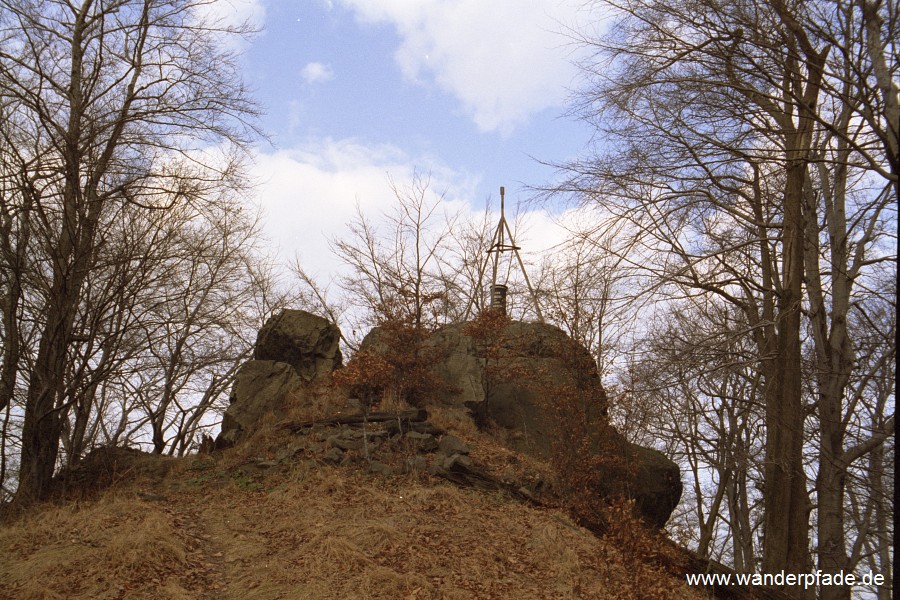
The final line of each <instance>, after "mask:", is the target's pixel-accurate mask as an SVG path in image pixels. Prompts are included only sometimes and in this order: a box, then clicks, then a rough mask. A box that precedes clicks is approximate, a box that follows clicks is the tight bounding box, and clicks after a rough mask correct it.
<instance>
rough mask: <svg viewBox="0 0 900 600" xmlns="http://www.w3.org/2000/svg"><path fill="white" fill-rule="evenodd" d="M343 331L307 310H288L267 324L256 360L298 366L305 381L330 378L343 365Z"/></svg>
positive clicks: (296, 368) (298, 371)
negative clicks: (341, 345) (341, 343)
mask: <svg viewBox="0 0 900 600" xmlns="http://www.w3.org/2000/svg"><path fill="white" fill-rule="evenodd" d="M340 341H341V330H340V329H338V327H337V325H335V324H334V323H331V322H330V321H328V320H327V319H324V318H322V317H319V316H317V315H314V314H312V313H308V312H306V311H304V310H292V309H286V310H283V311H281V312H280V313H278V314H277V315H275V316H273V317H272V318H270V319H269V320H268V321H266V324H265V325H263V327H262V329H260V330H259V334H258V335H257V337H256V347H255V349H254V352H253V358H254V359H255V360H275V361H279V362H283V363H287V364H289V365H291V366H292V367H294V369H295V370H296V371H297V374H298V375H299V376H300V377H302V378H303V379H304V381H307V382H312V381H314V380H318V379H322V378H325V377H327V376H328V375H329V374H330V373H331V372H332V371H334V370H335V369H336V368H338V367H340V366H341V350H340Z"/></svg>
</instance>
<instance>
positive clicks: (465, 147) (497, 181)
mask: <svg viewBox="0 0 900 600" xmlns="http://www.w3.org/2000/svg"><path fill="white" fill-rule="evenodd" d="M224 4H226V5H228V6H229V7H230V8H229V9H228V11H229V13H230V14H229V15H228V18H229V19H231V18H238V19H243V18H247V19H250V20H251V21H252V22H253V23H254V24H255V25H256V26H257V28H258V29H259V30H260V33H259V35H258V36H256V37H255V38H254V39H253V40H251V41H250V42H249V43H248V44H246V46H245V47H244V48H243V51H244V59H243V61H244V64H245V77H246V81H247V83H248V85H250V86H251V87H252V88H253V90H254V95H255V97H256V98H257V100H258V101H259V102H260V105H261V108H262V109H263V111H264V112H265V115H264V116H263V118H262V121H261V125H262V127H263V129H264V130H265V132H266V133H267V134H268V135H269V136H270V142H269V143H261V144H260V145H259V146H258V150H257V154H256V156H255V165H254V167H253V174H254V176H255V178H256V180H257V182H258V184H259V185H258V187H257V193H256V197H257V200H258V202H259V203H260V204H261V205H262V207H263V210H264V216H265V227H264V231H265V233H266V235H267V237H268V238H269V239H270V240H271V241H272V242H273V244H274V246H275V247H276V248H277V249H278V251H279V254H280V257H281V258H282V260H289V259H291V258H292V257H293V256H294V254H295V252H296V253H299V256H300V259H301V261H302V263H303V264H304V266H305V267H306V268H307V269H309V270H310V271H311V272H313V273H315V274H316V275H317V276H319V277H322V278H326V279H327V278H328V277H329V276H330V275H331V273H332V272H333V271H334V270H335V269H336V268H338V262H337V261H336V259H334V258H333V257H331V255H330V252H329V250H328V244H327V240H328V239H329V238H332V237H334V236H336V235H340V234H341V233H342V232H344V231H345V224H346V223H347V222H348V221H350V220H351V219H352V217H353V212H354V206H355V204H356V203H357V202H359V204H360V206H361V208H362V210H363V211H364V212H366V213H367V214H372V215H377V213H378V211H380V210H387V209H388V208H389V206H390V204H391V203H392V201H394V194H393V192H392V191H391V187H390V184H389V181H388V177H389V176H390V177H392V178H393V179H394V180H395V182H396V183H397V184H399V185H401V186H402V185H405V184H408V183H409V182H410V181H411V180H412V177H413V172H414V171H418V172H419V173H420V174H421V173H425V174H427V173H430V174H431V190H432V191H434V192H435V193H439V194H440V193H445V194H446V196H445V198H446V200H447V203H448V205H449V206H450V207H451V208H453V209H460V208H462V209H463V210H465V211H467V210H472V211H476V212H477V211H481V210H483V209H484V207H485V203H486V202H488V201H490V202H491V203H492V205H493V206H495V207H496V205H497V204H498V203H499V198H498V196H499V187H500V186H501V185H503V186H505V187H506V190H507V202H508V206H509V207H510V211H515V210H516V209H517V208H518V205H519V203H520V202H521V203H522V206H521V210H526V207H525V206H524V203H525V201H527V200H528V199H529V198H530V197H532V196H533V193H532V192H530V191H529V190H528V189H527V188H528V187H529V186H540V185H543V184H546V183H547V182H549V181H551V180H552V179H553V178H554V175H555V173H554V169H553V168H551V167H549V166H546V165H544V164H541V163H542V162H547V163H558V162H564V161H566V160H571V159H572V158H573V157H574V156H576V155H577V154H578V153H579V152H581V151H582V150H583V148H584V147H585V144H587V143H588V142H589V138H590V130H589V129H588V128H587V127H586V126H585V125H584V124H583V123H580V122H578V121H577V120H576V119H575V118H574V117H571V116H567V114H566V110H567V109H566V106H567V100H568V98H569V97H570V94H571V93H572V91H573V90H574V89H575V88H576V87H577V85H578V70H577V68H576V67H575V61H576V60H577V57H578V55H577V53H578V52H579V46H578V45H577V44H576V43H574V39H573V35H572V34H573V32H574V31H576V30H579V29H583V28H584V27H587V26H588V25H589V24H590V25H591V26H593V27H596V25H597V22H598V21H599V19H598V15H596V14H591V13H590V12H588V11H586V10H585V9H584V8H583V7H580V6H579V5H580V4H581V3H579V2H576V1H574V0H529V1H527V2H522V1H520V0H495V1H492V2H489V3H485V2H482V1H479V0H463V1H460V2H452V3H447V2H441V1H438V0H422V1H417V2H401V1H396V0H394V1H391V0H383V1H373V0H333V1H331V0H303V1H296V0H224ZM528 210H533V211H534V214H532V215H530V216H529V217H528V218H527V219H525V220H524V229H523V232H522V234H521V239H520V240H519V241H521V242H522V243H523V244H524V245H525V250H526V251H531V252H535V253H536V252H538V251H540V250H542V249H545V248H546V247H548V246H549V245H551V244H553V243H555V242H558V241H559V240H560V239H562V234H561V232H560V231H559V230H558V229H557V228H555V227H554V226H553V224H552V223H551V221H552V219H551V218H548V216H547V214H546V213H545V209H543V208H536V207H534V206H529V207H528Z"/></svg>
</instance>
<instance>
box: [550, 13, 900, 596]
mask: <svg viewBox="0 0 900 600" xmlns="http://www.w3.org/2000/svg"><path fill="white" fill-rule="evenodd" d="M606 4H607V5H612V7H613V8H614V9H615V10H616V11H617V14H618V15H619V19H618V21H617V22H616V24H615V26H614V28H613V31H612V33H611V34H610V35H609V36H608V37H606V38H605V39H603V40H600V41H598V40H593V39H591V40H586V41H587V42H588V43H590V44H592V45H593V47H594V48H595V49H596V50H597V53H596V54H595V56H594V57H593V59H592V60H591V61H590V62H588V63H587V64H586V65H585V67H586V74H587V77H588V80H589V82H590V83H589V86H588V87H587V88H586V89H585V91H584V93H583V95H582V100H583V102H582V104H581V106H580V110H581V111H582V113H583V114H584V115H585V116H586V117H587V118H588V119H589V120H590V121H591V122H592V123H593V124H594V125H595V126H596V127H597V128H598V129H599V130H600V131H601V132H602V133H603V134H604V135H603V136H598V137H602V138H603V139H604V144H605V145H604V147H603V148H602V149H601V150H600V151H599V152H598V153H597V155H596V156H594V157H591V158H590V159H588V160H585V161H581V162H578V163H574V164H570V165H568V167H569V169H570V172H571V173H572V177H571V179H570V181H569V182H568V183H567V184H566V185H563V186H562V188H563V189H564V190H567V191H570V192H574V193H575V194H577V195H578V197H579V199H580V200H582V201H594V200H595V201H597V202H600V203H601V204H602V205H603V206H604V207H605V208H606V209H607V210H609V211H610V212H612V213H613V214H614V215H615V216H617V217H618V218H619V219H621V220H623V221H625V222H627V223H629V224H630V225H631V226H632V230H633V231H636V232H637V234H636V237H635V238H634V239H635V245H634V246H633V250H632V252H633V254H632V256H630V257H628V258H629V260H630V261H631V262H632V263H633V264H636V265H640V266H641V267H642V268H643V270H644V272H645V273H646V275H647V279H646V284H647V285H646V288H647V289H648V290H652V291H657V292H666V293H670V294H676V295H682V294H696V293H698V292H702V293H710V294H714V295H717V296H718V297H719V298H720V299H722V300H723V301H725V302H728V303H730V304H731V305H733V306H734V307H735V308H737V309H738V310H740V311H741V312H742V313H743V315H744V317H745V322H746V327H747V330H746V335H748V336H749V339H752V340H754V343H755V346H756V348H757V358H756V360H757V361H758V365H759V370H760V373H761V374H762V382H763V393H764V395H765V411H766V417H765V425H766V428H765V431H766V451H765V452H766V461H765V476H764V482H763V483H764V485H763V505H764V520H765V524H764V547H763V561H762V568H763V570H765V571H769V572H774V571H777V570H780V569H788V570H794V571H797V572H800V571H805V570H806V569H808V568H809V567H810V555H809V541H810V535H809V514H810V511H811V510H812V509H813V506H812V504H811V501H810V496H809V490H808V489H807V478H806V472H805V468H804V450H805V448H804V431H805V428H806V425H807V423H808V422H810V419H818V420H819V421H821V420H822V419H824V420H825V423H824V427H819V425H820V424H822V423H819V422H818V421H817V422H816V426H815V429H816V434H817V435H816V442H815V443H816V446H817V451H818V454H819V457H818V459H817V461H816V465H817V468H816V470H817V476H816V482H815V486H814V489H815V492H816V498H817V504H818V506H817V507H816V508H817V510H818V511H823V510H824V511H825V512H823V513H822V514H817V515H816V520H817V534H816V539H817V540H818V541H819V544H820V545H819V548H818V552H817V557H818V560H819V564H820V566H821V567H822V568H823V570H826V571H828V572H834V571H836V570H839V569H842V568H845V567H846V566H847V564H848V563H847V560H846V558H847V557H846V543H845V540H844V538H843V533H842V531H843V523H844V521H843V519H844V517H845V515H846V510H845V506H843V503H842V501H841V500H840V498H841V494H840V493H839V492H838V490H839V489H841V488H842V486H843V485H844V483H843V481H842V478H843V477H844V475H845V474H846V469H847V468H848V467H849V465H850V464H851V463H852V461H853V460H858V459H860V458H862V456H863V455H864V453H863V454H859V453H858V452H857V451H856V450H854V448H857V447H858V448H860V449H863V450H867V451H868V450H871V449H872V448H874V447H879V446H880V445H881V443H883V441H884V439H885V435H886V434H887V433H889V432H890V431H891V430H892V429H893V420H892V419H891V418H888V419H886V420H885V421H884V428H883V429H881V430H877V431H876V430H872V431H871V432H870V435H869V436H868V437H867V438H865V441H864V443H863V445H862V446H859V445H855V446H850V447H848V446H847V445H846V444H845V443H844V441H842V436H843V435H844V433H845V432H846V425H847V423H848V422H849V419H848V415H849V414H851V413H849V412H848V408H849V409H850V410H851V411H852V409H853V407H852V406H851V407H847V406H846V404H842V401H841V399H842V398H843V397H844V395H845V393H846V390H847V382H848V381H849V380H848V377H852V376H853V375H852V372H853V369H854V366H853V361H852V352H851V351H852V348H853V346H854V343H853V341H852V337H853V331H852V330H850V329H849V328H848V327H849V326H848V322H850V321H851V319H850V318H849V314H850V312H852V310H853V308H852V307H853V306H855V304H854V298H857V297H858V293H859V292H858V289H857V288H855V287H854V286H855V285H858V284H859V282H861V281H865V280H866V278H867V277H869V276H870V273H871V271H872V268H873V265H874V264H877V262H878V261H882V260H893V255H894V253H895V250H893V249H892V248H891V247H890V244H885V243H883V242H881V241H880V240H881V239H884V240H889V239H892V238H895V232H894V230H893V228H892V227H891V225H890V224H891V222H892V220H891V219H890V217H888V216H887V215H886V214H885V211H890V210H891V209H890V208H889V207H890V206H891V205H890V203H889V201H888V200H887V198H888V195H887V194H888V192H887V190H888V189H892V188H893V189H896V180H897V173H896V171H895V170H894V167H893V166H892V165H894V163H895V155H893V154H892V152H894V150H892V146H891V141H890V140H891V131H895V128H896V124H895V123H896V122H895V121H891V120H890V115H891V114H893V113H892V111H893V110H894V109H893V108H892V106H894V105H895V104H896V86H895V85H894V86H893V87H892V84H891V83H890V81H888V80H889V79H890V77H888V80H886V79H885V77H884V76H883V75H884V71H885V70H886V72H887V73H892V72H895V69H896V68H897V67H896V65H897V62H898V61H897V60H895V59H894V60H891V59H885V58H884V57H885V56H888V57H894V54H895V52H896V48H895V46H894V45H892V44H891V43H890V42H888V41H887V40H890V39H895V38H896V31H893V29H892V28H895V27H896V23H897V19H896V15H895V11H896V7H895V6H893V5H892V6H888V5H887V4H875V3H873V4H866V6H865V7H863V8H864V9H865V10H863V11H861V9H860V5H859V4H856V3H844V2H839V1H834V2H830V1H827V2H817V3H786V2H783V1H781V0H771V1H769V2H764V3H742V2H739V3H730V4H727V5H723V4H721V3H717V2H705V1H700V2H693V1H691V2H687V1H686V2H674V3H672V2H655V1H641V0H638V1H627V2H607V3H606ZM872 11H874V12H875V15H876V16H873V14H872ZM874 25H877V26H875V27H874V33H872V28H873V26H874ZM866 28H868V30H869V31H870V33H865V31H866V30H867V29H866ZM835 40H836V42H835ZM833 48H842V49H844V50H843V51H841V52H837V51H835V52H832V49H833ZM894 58H895V57H894ZM879 71H881V72H882V73H881V75H879V73H878V72H879ZM860 80H864V82H863V83H860ZM886 202H888V203H886ZM847 214H852V215H853V216H852V217H849V218H846V219H845V216H846V215H847ZM819 282H822V283H821V284H820V283H819ZM826 307H827V308H826ZM834 309H836V312H829V311H833V310H834ZM847 311H850V312H847ZM829 314H831V315H833V317H832V316H829ZM807 328H811V329H809V331H810V333H811V335H810V341H811V344H812V348H815V349H814V350H812V352H811V354H810V353H805V350H804V346H803V344H804V339H805V334H806V331H807ZM816 328H818V331H815V329H816ZM805 356H812V360H813V361H814V362H815V370H814V371H807V372H805V371H804V358H805ZM842 365H845V366H842ZM806 373H809V375H807V374H806ZM813 373H814V374H813ZM809 383H814V385H806V384H809ZM813 389H815V396H812V397H807V396H805V394H806V392H807V391H811V390H813ZM886 410H891V408H890V407H886ZM828 422H830V423H832V425H829V424H828ZM826 430H827V432H826ZM834 444H837V446H836V447H835V446H834ZM826 462H827V464H825V463H826ZM823 465H824V468H823ZM830 471H831V474H829V472H830ZM839 531H840V533H839ZM824 540H829V541H828V542H827V544H828V545H827V546H822V542H823V541H824ZM823 593H824V594H825V595H826V596H827V597H836V598H837V597H847V595H848V594H849V588H846V587H845V588H840V589H839V588H829V589H827V590H823Z"/></svg>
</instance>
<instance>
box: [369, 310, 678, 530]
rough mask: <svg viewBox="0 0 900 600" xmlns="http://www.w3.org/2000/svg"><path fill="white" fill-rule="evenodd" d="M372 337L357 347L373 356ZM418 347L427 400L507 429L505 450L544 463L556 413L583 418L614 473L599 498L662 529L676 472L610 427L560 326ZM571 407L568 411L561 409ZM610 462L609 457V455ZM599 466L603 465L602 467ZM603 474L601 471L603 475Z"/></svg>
mask: <svg viewBox="0 0 900 600" xmlns="http://www.w3.org/2000/svg"><path fill="white" fill-rule="evenodd" d="M382 335H383V334H382V333H381V332H380V331H378V330H377V329H376V330H374V331H373V332H372V333H371V334H370V335H369V336H368V337H367V338H366V340H364V341H363V344H362V347H363V348H368V349H370V350H376V351H377V349H378V347H379V346H380V345H382V344H383V342H382V341H381V340H380V337H381V336H382ZM424 346H425V347H426V352H427V355H428V356H429V357H430V358H431V360H432V362H433V365H432V372H433V373H434V375H435V376H436V379H437V380H438V381H439V382H441V384H440V385H436V386H435V387H434V391H433V395H434V397H433V398H432V401H436V402H440V403H443V404H446V405H451V406H460V407H462V406H464V407H467V408H468V409H469V410H470V411H471V413H472V415H473V418H474V419H475V421H476V423H477V424H478V425H479V426H480V427H485V426H488V425H489V426H490V427H493V428H499V429H501V430H506V434H505V435H503V436H502V437H503V438H504V440H505V443H506V444H507V445H508V446H510V448H511V449H513V450H516V451H519V452H523V453H526V454H530V455H532V456H535V457H538V458H541V459H544V460H548V459H550V458H551V456H552V453H553V452H554V441H555V440H558V439H560V437H561V431H560V427H561V426H562V427H565V424H564V423H562V422H561V419H560V418H559V416H560V412H559V411H560V410H563V411H565V410H573V407H576V406H577V408H575V409H574V410H578V411H581V412H582V414H583V415H584V418H585V420H586V421H587V422H588V423H589V424H591V427H589V429H590V430H591V435H595V436H602V438H603V439H595V440H593V443H592V447H594V448H595V452H596V453H597V454H598V455H600V456H601V457H602V458H604V459H606V460H607V462H610V463H614V464H615V465H616V468H615V469H613V470H611V471H610V472H611V473H617V474H621V475H612V476H613V477H617V478H618V479H619V480H617V481H607V482H605V483H604V485H603V488H604V489H603V490H597V493H598V494H605V493H616V494H624V495H626V496H628V497H630V498H633V499H634V500H635V507H636V509H637V511H638V513H639V514H640V515H641V517H642V518H644V520H645V521H647V523H649V524H650V525H652V526H654V527H662V526H664V525H665V523H666V521H667V520H668V518H669V516H670V515H671V513H672V511H673V510H674V509H675V506H676V505H677V504H678V500H679V499H680V497H681V491H682V485H681V472H680V469H679V468H678V465H676V464H675V463H674V462H672V461H671V460H669V459H668V458H666V457H665V456H664V455H663V454H661V453H660V452H657V451H656V450H653V449H650V448H644V447H641V446H637V445H635V444H631V443H629V442H628V441H626V440H625V438H624V437H623V436H622V435H621V434H619V433H618V432H617V431H615V429H613V428H612V427H611V426H609V425H608V421H607V418H606V412H607V398H606V393H605V391H604V389H603V386H602V385H601V382H600V377H599V375H598V373H597V368H596V364H595V363H594V361H593V359H592V357H591V355H590V353H589V352H588V351H587V350H586V349H585V348H584V347H583V346H581V345H580V344H578V343H576V342H575V341H574V340H572V339H571V338H570V337H569V336H568V335H566V333H565V332H563V331H562V330H561V329H559V328H558V327H555V326H553V325H548V324H545V323H525V322H519V321H512V322H509V323H508V324H507V325H506V326H505V327H503V328H502V330H495V331H493V332H491V331H488V332H487V333H486V332H485V331H484V330H483V329H481V330H479V328H478V327H475V326H472V325H470V324H454V325H448V326H445V327H443V328H441V329H439V330H437V331H436V332H434V333H433V334H432V335H431V336H430V337H428V338H427V339H426V340H425V342H424ZM565 402H568V403H570V404H571V405H572V406H569V407H568V408H567V407H566V406H564V403H565ZM607 455H613V456H607ZM601 462H602V461H601ZM605 473H606V472H604V474H605Z"/></svg>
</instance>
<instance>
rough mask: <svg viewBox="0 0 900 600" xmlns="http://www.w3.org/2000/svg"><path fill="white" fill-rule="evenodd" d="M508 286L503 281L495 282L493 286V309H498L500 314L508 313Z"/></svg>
mask: <svg viewBox="0 0 900 600" xmlns="http://www.w3.org/2000/svg"><path fill="white" fill-rule="evenodd" d="M506 290H507V288H506V286H505V285H503V284H502V283H495V284H494V285H492V286H491V310H496V311H498V312H499V313H500V314H503V315H505V314H506Z"/></svg>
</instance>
